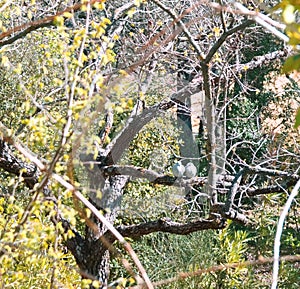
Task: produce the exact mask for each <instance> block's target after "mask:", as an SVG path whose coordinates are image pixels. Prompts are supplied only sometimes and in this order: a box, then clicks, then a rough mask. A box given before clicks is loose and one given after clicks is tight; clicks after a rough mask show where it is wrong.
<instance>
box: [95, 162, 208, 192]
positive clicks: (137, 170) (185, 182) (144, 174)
mask: <svg viewBox="0 0 300 289" xmlns="http://www.w3.org/2000/svg"><path fill="white" fill-rule="evenodd" d="M101 170H102V171H103V173H104V174H106V175H109V176H115V175H126V176H131V177H134V178H142V179H147V180H149V181H150V182H151V183H153V184H159V185H166V186H178V187H184V186H191V185H195V184H197V185H203V184H204V183H205V181H206V178H205V177H195V178H192V179H177V178H176V177H173V176H170V175H160V174H158V173H157V172H155V171H153V170H149V169H144V168H142V167H135V166H118V165H113V166H107V167H102V168H101Z"/></svg>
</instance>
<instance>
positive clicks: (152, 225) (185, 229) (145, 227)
mask: <svg viewBox="0 0 300 289" xmlns="http://www.w3.org/2000/svg"><path fill="white" fill-rule="evenodd" d="M225 226H226V223H225V220H224V219H211V220H198V221H193V222H189V223H177V222H173V221H171V220H169V219H159V220H157V221H153V222H148V223H142V224H138V225H130V226H120V227H118V228H117V230H118V231H119V232H120V233H121V234H122V235H123V236H124V237H130V238H138V237H141V236H144V235H148V234H150V233H154V232H165V233H172V234H177V235H187V234H190V233H193V232H197V231H202V230H208V229H222V228H225Z"/></svg>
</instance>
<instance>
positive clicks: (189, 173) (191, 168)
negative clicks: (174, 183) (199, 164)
mask: <svg viewBox="0 0 300 289" xmlns="http://www.w3.org/2000/svg"><path fill="white" fill-rule="evenodd" d="M196 174H197V168H196V166H195V165H194V164H193V163H192V162H189V163H187V164H186V166H185V172H184V176H186V177H187V178H189V179H191V178H193V177H195V176H196Z"/></svg>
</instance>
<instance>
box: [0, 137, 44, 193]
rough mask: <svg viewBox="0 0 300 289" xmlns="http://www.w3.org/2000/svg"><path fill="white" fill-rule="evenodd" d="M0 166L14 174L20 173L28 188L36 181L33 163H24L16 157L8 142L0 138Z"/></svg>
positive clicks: (36, 175) (36, 176)
mask: <svg viewBox="0 0 300 289" xmlns="http://www.w3.org/2000/svg"><path fill="white" fill-rule="evenodd" d="M0 168H2V169H3V170H5V171H6V172H8V173H11V174H14V175H16V176H20V175H22V176H23V178H24V181H25V183H26V185H27V186H28V188H29V189H33V187H34V185H35V184H36V183H37V182H38V176H39V173H38V170H37V167H36V166H35V164H33V163H31V164H29V163H26V162H24V161H22V160H20V159H18V158H16V157H15V156H14V155H13V153H12V151H11V150H10V148H9V146H8V144H7V143H6V142H4V141H2V140H0Z"/></svg>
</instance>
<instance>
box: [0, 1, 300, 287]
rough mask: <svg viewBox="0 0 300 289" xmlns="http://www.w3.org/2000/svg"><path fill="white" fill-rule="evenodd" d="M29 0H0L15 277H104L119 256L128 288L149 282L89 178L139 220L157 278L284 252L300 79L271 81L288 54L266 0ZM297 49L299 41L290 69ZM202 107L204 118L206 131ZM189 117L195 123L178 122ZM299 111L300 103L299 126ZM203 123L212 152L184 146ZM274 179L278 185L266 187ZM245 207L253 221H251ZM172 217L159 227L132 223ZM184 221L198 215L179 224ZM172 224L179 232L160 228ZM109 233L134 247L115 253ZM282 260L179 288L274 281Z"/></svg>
mask: <svg viewBox="0 0 300 289" xmlns="http://www.w3.org/2000/svg"><path fill="white" fill-rule="evenodd" d="M23 2H24V1H23ZM23 2H22V3H21V2H20V1H9V2H5V3H1V6H0V120H1V133H0V146H1V147H0V165H1V172H0V179H1V187H0V189H1V193H0V263H1V268H0V285H1V287H5V288H6V287H7V288H62V287H63V288H99V287H103V286H105V284H106V282H108V280H107V279H108V273H107V272H104V273H103V271H105V270H106V267H109V266H110V268H111V271H112V273H111V280H117V281H118V282H117V283H119V284H118V288H124V287H126V286H130V285H132V284H135V282H136V280H134V279H133V278H132V276H131V275H130V274H129V273H128V271H125V269H124V268H123V266H121V262H120V261H121V258H120V256H122V257H124V258H125V257H126V258H127V256H126V255H125V251H124V248H123V247H122V246H121V244H118V243H117V242H116V236H114V235H113V234H112V233H111V232H109V230H107V228H106V227H105V226H103V224H102V223H101V222H100V221H99V220H98V219H99V218H98V219H97V218H96V217H95V215H94V214H92V213H91V210H90V208H91V207H89V209H87V208H86V207H85V206H84V205H82V204H81V203H79V201H78V200H77V199H76V197H75V191H80V192H81V193H82V194H83V195H84V196H85V197H86V198H87V199H89V202H90V203H88V201H86V203H85V205H86V204H87V203H88V204H89V205H90V206H91V205H93V206H95V208H96V210H98V211H101V213H102V214H104V216H105V217H106V218H107V220H109V221H110V222H111V223H112V224H113V225H114V226H115V227H118V229H119V230H120V231H122V230H123V232H125V233H124V234H125V235H126V234H127V237H128V240H129V241H130V242H131V243H132V244H133V247H134V249H135V251H136V252H137V254H138V256H139V258H140V259H141V262H142V264H143V265H144V266H145V267H146V271H147V273H148V274H149V276H150V278H151V280H154V281H160V280H162V279H167V278H171V277H173V276H176V275H177V274H178V273H179V272H181V271H186V272H194V271H197V270H199V269H202V268H210V267H212V266H214V265H216V264H224V263H238V262H242V261H245V260H247V259H251V258H252V259H253V258H257V257H258V256H259V255H263V256H271V255H272V250H273V237H274V234H275V229H276V226H275V225H276V222H277V219H278V215H279V212H280V208H281V207H282V205H283V204H284V203H285V201H286V198H287V196H288V194H289V191H290V188H291V187H292V186H293V184H294V181H295V174H298V168H299V149H298V148H299V141H298V139H297V137H298V135H297V133H298V131H297V130H296V129H294V128H292V127H293V124H294V110H296V108H297V107H295V103H297V101H298V92H299V87H298V85H297V81H295V80H294V81H292V80H291V79H290V80H289V82H288V83H285V84H284V85H282V87H281V89H282V90H281V91H278V90H274V89H273V88H272V87H271V86H272V83H275V82H276V81H277V80H278V79H279V76H278V75H279V74H278V70H279V67H280V63H279V61H276V60H274V59H276V57H274V56H273V58H272V59H271V60H270V57H269V58H268V57H266V55H269V54H270V53H272V52H274V50H281V49H282V47H283V45H282V44H281V43H279V42H278V41H277V40H276V38H275V37H274V36H273V34H271V33H265V31H264V30H262V29H261V28H257V26H255V25H254V24H253V22H250V21H249V22H247V21H245V17H246V16H247V17H248V16H249V17H250V16H251V15H252V14H253V13H254V12H253V13H252V14H251V13H249V15H248V14H247V13H246V15H243V13H242V12H241V13H235V12H234V11H232V10H230V9H225V8H226V7H231V3H229V2H228V3H227V1H223V2H224V3H222V5H224V6H222V5H221V6H218V5H217V3H213V4H209V5H206V4H205V5H204V4H202V3H199V4H197V5H190V3H187V2H186V3H185V1H182V3H179V2H178V3H177V2H176V3H175V2H174V3H173V2H170V3H160V2H159V1H157V0H155V1H149V2H146V1H133V3H122V1H121V2H120V1H112V2H109V3H108V2H105V1H91V2H86V1H83V2H80V3H79V2H78V3H75V4H74V5H73V6H69V5H70V3H69V2H70V1H60V3H59V4H55V3H54V4H53V3H52V2H51V3H46V2H44V1H29V2H28V1H27V2H28V3H27V2H26V3H25V2H24V3H23ZM164 2H166V1H164ZM167 2H168V1H167ZM252 2H253V3H252ZM252 2H251V5H253V6H255V7H253V9H262V8H260V6H258V5H256V1H252ZM220 3H221V1H220ZM173 4H174V5H173ZM165 5H167V6H165ZM172 5H173V6H174V7H172ZM251 5H249V6H251ZM248 8H249V7H248ZM277 9H282V20H283V22H284V23H285V24H286V30H285V31H286V34H287V36H288V37H289V39H290V43H289V44H290V45H292V46H293V47H294V48H295V51H297V48H298V45H299V39H300V37H299V27H298V26H299V25H298V24H297V21H296V20H297V17H298V15H297V11H298V10H299V5H298V4H297V1H282V2H280V3H279V4H278V5H277V6H276V7H275V8H274V11H275V10H277ZM253 11H254V10H253ZM5 41H8V42H5ZM10 41H11V42H10ZM205 57H206V58H205ZM261 58H263V59H264V61H265V62H264V61H262V62H260V59H261ZM298 62H299V55H298V54H297V52H296V54H295V55H292V56H290V57H289V58H288V59H287V60H286V62H285V64H284V65H283V68H282V70H283V72H284V73H290V72H291V71H292V70H294V69H298V68H299V63H298ZM292 79H294V78H292ZM180 89H181V91H180V93H178V91H179V90H180ZM191 91H193V93H194V92H195V91H196V92H198V93H200V94H201V93H202V94H203V95H202V96H201V97H200V96H199V103H201V101H202V103H201V111H196V112H194V111H192V109H191V104H190V99H189V98H190V96H191V94H192V92H191ZM174 95H175V96H174ZM191 111H192V112H191ZM151 114H152V115H151ZM191 114H196V116H197V117H198V120H199V121H200V124H199V128H198V132H197V136H196V137H195V131H194V130H193V129H194V125H193V126H192V125H191V127H189V125H190V123H189V122H188V121H190V118H191ZM110 117H111V119H112V120H111V119H110ZM180 117H183V118H184V117H185V120H188V121H187V123H185V122H184V121H182V122H183V125H182V124H178V123H179V119H180ZM145 119H147V121H145ZM299 119H300V116H299V110H298V113H297V116H296V123H295V127H296V128H297V127H298V126H299V123H300V120H299ZM137 120H138V121H139V122H136V123H135V126H134V125H132V124H133V123H134V121H137ZM144 121H145V122H144ZM276 121H279V122H280V123H279V126H278V127H279V128H280V129H278V127H274V126H275V125H277V123H276ZM273 123H275V125H273ZM184 125H185V128H186V127H188V128H189V129H190V131H189V134H188V135H185V136H184V137H185V139H184V138H182V134H183V133H184V129H182V127H184ZM220 127H222V128H223V129H224V130H223V131H222V130H221V129H220V131H219V130H218V129H219V128H220ZM126 129H128V130H127V131H126ZM125 132H127V134H125ZM195 139H196V141H197V142H198V143H199V144H200V146H201V152H200V155H199V153H198V152H194V154H193V155H192V156H191V155H188V154H187V153H185V152H184V149H186V147H187V146H189V145H190V144H194V142H195ZM223 144H224V147H222V146H223ZM191 148H193V146H192V145H191ZM191 148H187V149H191ZM220 148H221V149H220ZM114 149H115V150H114ZM222 150H224V154H223V155H221V154H222V153H220V151H222ZM113 153H115V155H113ZM114 158H115V159H114ZM180 159H182V160H183V161H184V162H187V161H188V160H192V161H193V162H195V164H196V165H197V166H198V167H200V175H201V178H197V177H195V178H193V179H188V178H182V179H180V178H178V179H176V178H175V177H174V176H173V173H172V170H171V167H172V165H173V164H174V162H175V161H177V160H180ZM220 160H221V161H220ZM220 163H223V164H221V165H220ZM218 166H219V167H218ZM253 167H254V168H257V167H262V168H263V169H264V170H262V171H255V170H254V169H253ZM220 168H221V169H222V172H221V173H220V174H219V173H218V172H217V170H219V169H220ZM241 168H245V171H246V173H245V174H244V175H242V178H241V180H240V182H238V181H237V180H236V174H237V173H238V172H239V171H240V169H241ZM122 169H123V170H124V169H125V170H127V171H126V173H124V174H123V175H122V174H121V173H120V172H122ZM251 170H252V171H251ZM147 173H148V175H149V174H150V175H151V177H145V175H147ZM137 175H138V177H136V176H137ZM220 175H221V176H220ZM153 176H155V177H153ZM226 177H227V178H228V179H226ZM222 178H223V179H222ZM122 181H124V182H123V183H122ZM159 181H160V183H159ZM235 181H236V183H238V192H237V194H236V195H235V196H234V197H233V200H232V202H231V203H230V204H229V207H230V210H228V211H226V209H228V208H227V207H228V201H230V198H229V197H230V194H231V193H233V191H234V185H235V183H234V182H235ZM228 183H229V185H228ZM120 184H121V185H120ZM274 186H277V187H276V190H277V191H275V192H274V190H271V189H273V187H274ZM270 188H271V189H270ZM259 189H265V190H269V191H267V193H266V194H265V195H263V196H261V195H260V194H259V193H257V195H256V194H255V192H257V191H258V192H259ZM214 191H217V195H218V196H217V197H218V198H217V201H218V202H215V200H214V199H213V196H212V193H214ZM251 192H252V195H251ZM253 192H254V193H253ZM282 192H283V193H282ZM105 194H107V195H105ZM106 201H107V203H105V202H106ZM103 204H105V205H103ZM298 211H299V208H298V203H297V202H295V205H294V207H293V208H291V214H290V215H289V218H288V220H287V223H286V228H285V230H284V234H283V236H282V252H284V253H285V254H295V253H298V250H299V249H298V247H299V241H298V239H299V238H298V235H299V228H298V222H299V217H298V214H297V213H298ZM232 212H233V213H234V214H231V213H232ZM292 213H293V215H292ZM239 215H242V216H243V217H244V218H245V219H250V220H251V222H244V226H243V227H242V226H240V225H237V224H236V222H239V223H240V222H241V220H240V219H238V217H237V216H239ZM205 221H208V222H211V224H212V225H211V227H210V228H207V229H206V230H203V231H201V228H200V229H199V232H194V231H193V226H192V225H191V224H195V222H199V223H200V224H202V223H201V222H203V224H206V223H205ZM242 221H243V220H242ZM193 222H194V223H193ZM157 223H158V224H160V225H161V227H158V229H157V228H156V229H155V230H153V231H152V233H153V234H151V235H147V234H148V233H150V231H149V232H148V231H147V232H146V233H141V234H140V235H139V236H138V237H135V238H131V237H130V233H128V231H126V229H130V228H131V227H134V226H135V225H140V226H145V228H146V226H147V225H149V224H150V225H153V224H157ZM182 224H183V225H184V226H187V227H188V228H189V230H190V231H189V232H184V233H183V232H182V231H181V229H178V227H179V228H181V227H180V226H181V225H182ZM251 225H252V227H251ZM253 225H254V228H255V229H253ZM164 226H166V227H167V226H169V228H171V229H173V230H174V232H176V233H178V236H177V235H173V234H169V233H163V232H160V231H163V229H165V227H164ZM224 227H225V228H224ZM135 228H137V227H135ZM150 228H151V227H150ZM167 228H168V227H167ZM209 229H215V230H216V231H212V230H209ZM176 230H177V231H176ZM190 232H193V233H191V234H188V235H185V234H187V233H190ZM180 234H183V235H180ZM102 235H105V237H104V239H106V238H107V240H108V242H111V243H112V244H110V245H113V246H110V247H111V248H110V249H112V247H114V248H116V251H115V253H118V252H119V253H120V254H116V255H115V256H113V257H112V262H111V264H109V253H108V250H107V245H105V244H104V243H102V239H103V238H100V236H101V237H102ZM145 235H147V236H145ZM113 251H114V250H113V249H112V252H113ZM95 252H96V253H95ZM101 254H102V255H101ZM112 255H113V254H112ZM107 256H108V257H107ZM97 258H98V259H97ZM105 262H107V263H105ZM99 264H100V265H99ZM103 264H104V265H103ZM134 266H135V264H132V267H134ZM95 268H96V269H95ZM264 269H265V272H264V271H263V270H264ZM297 269H298V268H297V264H285V263H283V264H282V265H281V279H280V286H281V288H297V284H299V282H300V281H299V276H298V275H297ZM134 270H135V269H134ZM270 272H271V268H270V266H269V265H266V266H265V268H263V269H262V268H261V267H258V268H257V267H255V268H251V267H249V268H245V267H242V266H241V267H237V268H235V269H226V270H225V269H224V270H223V271H214V272H211V273H209V274H203V275H200V276H194V277H190V278H187V279H185V280H180V281H176V282H173V283H171V284H165V285H164V288H170V289H175V288H191V289H192V288H200V287H201V288H250V287H251V288H253V287H254V286H259V288H265V287H266V286H267V285H266V284H267V281H268V280H269V279H268V278H270ZM105 274H107V275H105ZM257 276H258V277H257ZM82 277H83V278H82ZM256 277H257V278H256ZM101 278H102V279H101ZM93 279H94V280H93ZM101 282H103V284H101Z"/></svg>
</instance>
